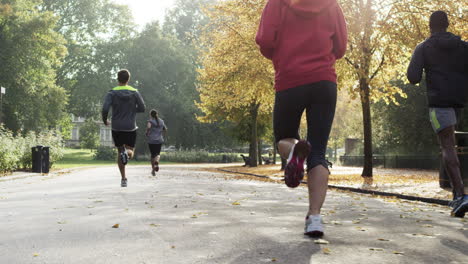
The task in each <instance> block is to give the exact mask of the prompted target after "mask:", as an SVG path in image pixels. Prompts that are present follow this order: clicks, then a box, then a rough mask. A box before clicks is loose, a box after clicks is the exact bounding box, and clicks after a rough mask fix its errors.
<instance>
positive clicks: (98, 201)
mask: <svg viewBox="0 0 468 264" xmlns="http://www.w3.org/2000/svg"><path fill="white" fill-rule="evenodd" d="M94 202H95V203H102V202H103V201H94Z"/></svg>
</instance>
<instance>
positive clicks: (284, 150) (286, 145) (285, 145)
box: [278, 138, 298, 159]
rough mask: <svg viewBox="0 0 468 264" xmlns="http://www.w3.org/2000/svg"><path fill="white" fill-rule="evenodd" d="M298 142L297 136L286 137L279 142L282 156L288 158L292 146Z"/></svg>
mask: <svg viewBox="0 0 468 264" xmlns="http://www.w3.org/2000/svg"><path fill="white" fill-rule="evenodd" d="M297 142H298V140H297V139H295V138H285V139H282V140H280V141H279V142H278V150H279V153H280V156H281V158H283V159H287V158H288V157H289V153H291V149H292V147H293V146H294V145H295V144H296V143H297Z"/></svg>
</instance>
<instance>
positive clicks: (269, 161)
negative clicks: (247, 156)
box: [262, 157, 273, 165]
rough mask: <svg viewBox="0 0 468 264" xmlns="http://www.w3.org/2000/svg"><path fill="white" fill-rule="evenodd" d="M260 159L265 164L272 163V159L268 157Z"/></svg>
mask: <svg viewBox="0 0 468 264" xmlns="http://www.w3.org/2000/svg"><path fill="white" fill-rule="evenodd" d="M262 160H263V162H264V163H265V165H270V164H273V160H272V159H270V158H265V157H262Z"/></svg>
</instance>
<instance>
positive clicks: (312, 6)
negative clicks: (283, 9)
mask: <svg viewBox="0 0 468 264" xmlns="http://www.w3.org/2000/svg"><path fill="white" fill-rule="evenodd" d="M281 1H283V2H284V3H285V4H286V5H287V6H288V7H289V8H290V9H292V10H293V12H294V13H296V14H298V15H299V16H303V17H312V16H316V15H318V14H320V13H322V12H323V11H325V10H327V9H328V8H329V7H331V6H334V5H336V4H337V2H336V0H281Z"/></svg>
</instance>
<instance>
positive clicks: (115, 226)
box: [112, 224, 120, 228]
mask: <svg viewBox="0 0 468 264" xmlns="http://www.w3.org/2000/svg"><path fill="white" fill-rule="evenodd" d="M119 227H120V225H119V224H115V225H113V226H112V228H119Z"/></svg>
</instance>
